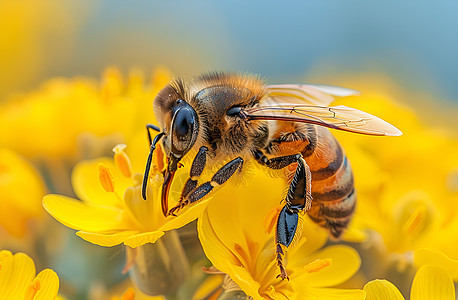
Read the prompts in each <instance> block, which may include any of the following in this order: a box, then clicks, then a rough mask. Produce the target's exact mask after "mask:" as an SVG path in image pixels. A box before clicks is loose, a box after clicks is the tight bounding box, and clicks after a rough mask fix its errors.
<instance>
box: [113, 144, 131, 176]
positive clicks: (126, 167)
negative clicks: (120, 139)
mask: <svg viewBox="0 0 458 300" xmlns="http://www.w3.org/2000/svg"><path fill="white" fill-rule="evenodd" d="M126 147H127V146H126V145H124V144H119V145H116V146H115V147H114V148H113V152H114V153H115V154H114V162H115V165H116V167H117V168H118V170H119V171H121V174H122V175H124V176H125V177H127V178H131V177H132V164H131V162H130V158H129V156H127V154H126V152H124V149H125V148H126Z"/></svg>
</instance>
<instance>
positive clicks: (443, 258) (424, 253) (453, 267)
mask: <svg viewBox="0 0 458 300" xmlns="http://www.w3.org/2000/svg"><path fill="white" fill-rule="evenodd" d="M414 264H415V266H416V267H417V268H420V267H421V266H424V265H432V266H437V267H441V268H442V269H444V270H445V271H446V272H447V273H448V274H449V275H450V276H451V277H452V278H453V280H454V281H458V260H455V259H451V258H449V257H448V256H447V255H445V254H444V253H442V252H440V251H437V250H433V249H426V248H423V249H418V250H416V251H415V252H414Z"/></svg>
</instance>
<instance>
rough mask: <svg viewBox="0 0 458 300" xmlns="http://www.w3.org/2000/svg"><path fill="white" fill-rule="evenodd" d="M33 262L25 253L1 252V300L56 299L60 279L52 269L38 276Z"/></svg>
mask: <svg viewBox="0 0 458 300" xmlns="http://www.w3.org/2000/svg"><path fill="white" fill-rule="evenodd" d="M35 275H36V271H35V264H34V263H33V260H32V259H31V258H30V257H29V256H27V255H26V254H24V253H16V254H14V255H13V254H12V253H11V252H10V251H7V250H2V251H0V299H24V300H26V299H27V300H39V299H43V300H49V299H55V298H56V296H57V292H58V290H59V278H58V277H57V274H56V273H55V272H54V271H53V270H51V269H45V270H43V271H41V272H40V273H38V275H36V276H35Z"/></svg>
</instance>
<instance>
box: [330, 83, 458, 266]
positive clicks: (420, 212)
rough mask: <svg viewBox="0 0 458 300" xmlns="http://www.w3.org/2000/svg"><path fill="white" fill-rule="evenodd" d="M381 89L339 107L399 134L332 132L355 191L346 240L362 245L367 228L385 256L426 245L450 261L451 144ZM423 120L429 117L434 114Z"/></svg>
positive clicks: (454, 196)
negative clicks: (350, 170) (351, 173)
mask: <svg viewBox="0 0 458 300" xmlns="http://www.w3.org/2000/svg"><path fill="white" fill-rule="evenodd" d="M348 80H351V79H348ZM385 81H386V79H385ZM366 83H367V82H365V81H362V80H359V81H358V82H357V83H353V84H352V85H350V86H354V85H355V84H357V85H358V86H361V87H362V89H363V90H364V86H365V84H366ZM347 84H348V82H347ZM367 84H368V85H370V84H369V83H367ZM393 85H394V84H393V83H391V86H393ZM387 86H388V88H389V89H386V90H385V91H383V92H380V91H378V90H377V89H376V88H374V87H371V88H369V89H366V90H364V92H363V93H362V95H361V96H360V97H359V98H360V99H361V100H359V101H358V102H356V98H355V99H354V100H353V102H352V99H349V100H346V101H345V104H346V105H348V106H353V107H356V108H358V109H361V110H364V111H367V112H369V113H371V114H374V115H376V116H378V117H381V118H383V119H385V120H387V121H389V122H391V123H392V124H394V125H396V126H397V127H398V128H400V129H401V130H402V131H403V133H404V135H403V136H400V137H384V138H380V137H369V136H362V135H354V134H348V133H340V132H336V131H334V132H333V133H334V134H335V135H336V136H337V137H338V139H339V141H340V142H341V143H342V145H343V147H344V149H345V151H346V154H347V157H348V158H349V159H350V161H351V163H352V167H353V171H354V175H355V185H356V190H357V193H358V206H357V209H356V213H355V217H354V221H353V223H352V226H351V228H350V230H349V232H348V234H347V235H346V238H347V239H348V240H363V239H364V237H367V233H368V231H367V229H371V230H372V231H373V232H376V234H378V235H380V236H381V237H382V239H383V244H384V247H385V248H386V250H387V251H388V252H395V253H405V252H406V251H411V250H416V249H420V248H429V247H431V248H435V249H437V250H440V251H442V252H444V253H446V254H447V255H449V256H450V257H455V258H458V250H457V248H456V247H455V245H456V243H458V214H457V211H458V189H457V188H456V186H457V184H456V181H455V180H454V178H458V177H456V174H457V170H458V156H457V155H456V153H458V139H456V137H454V135H453V134H452V133H451V132H450V130H448V129H446V128H442V129H439V128H435V126H434V124H426V123H423V122H422V121H421V117H420V114H419V112H415V111H413V110H411V109H409V108H407V107H406V106H403V105H402V104H398V103H396V102H395V101H394V100H393V98H395V95H398V97H396V98H400V99H402V98H407V97H408V95H406V93H400V92H396V91H395V90H396V88H393V87H390V85H387ZM436 113H437V114H438V115H439V114H440V112H439V111H437V112H436ZM428 116H429V117H431V118H433V117H434V112H429V114H428Z"/></svg>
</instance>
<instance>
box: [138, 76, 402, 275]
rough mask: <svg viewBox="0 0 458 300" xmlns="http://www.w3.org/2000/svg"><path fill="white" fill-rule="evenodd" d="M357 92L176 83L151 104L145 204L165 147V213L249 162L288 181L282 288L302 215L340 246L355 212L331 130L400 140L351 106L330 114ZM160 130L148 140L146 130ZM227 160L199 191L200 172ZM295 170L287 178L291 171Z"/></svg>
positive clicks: (279, 243)
mask: <svg viewBox="0 0 458 300" xmlns="http://www.w3.org/2000/svg"><path fill="white" fill-rule="evenodd" d="M357 93H358V92H357V91H354V90H351V89H345V88H341V87H335V86H326V85H304V84H278V85H265V84H264V83H263V82H262V81H261V80H260V79H259V78H258V77H256V76H252V75H241V74H231V73H229V74H227V73H210V74H205V75H202V76H200V77H198V78H195V79H194V80H193V81H191V82H190V83H186V82H185V81H184V80H182V79H178V80H173V81H172V82H171V83H169V84H168V85H167V86H165V87H164V88H163V89H162V90H161V91H160V92H159V93H158V95H157V97H156V98H155V100H154V103H153V108H154V113H155V115H156V118H157V122H158V123H159V127H158V126H155V125H151V124H149V125H147V131H148V137H149V141H150V145H151V148H150V153H149V155H148V160H147V163H146V169H145V174H144V177H143V186H142V196H143V199H145V200H146V186H147V183H148V176H149V171H150V165H151V161H152V155H153V152H154V150H155V148H156V144H157V143H158V142H159V141H161V142H162V147H163V150H164V152H165V154H166V157H167V161H168V163H167V167H166V169H165V171H164V183H163V186H162V196H161V202H162V211H163V213H164V215H165V216H169V215H176V213H178V211H179V210H181V209H182V208H184V207H185V206H187V205H189V204H191V203H195V202H196V201H199V200H200V199H202V198H203V197H205V196H206V195H208V194H209V193H210V192H211V191H212V190H213V189H214V188H215V187H217V186H220V185H223V184H224V183H225V182H227V181H228V180H229V179H230V178H231V177H233V176H234V174H236V173H239V172H240V171H241V170H242V168H243V166H244V163H245V162H248V161H250V160H252V161H255V162H257V163H258V164H259V165H261V166H264V167H265V168H267V169H273V170H286V171H285V172H283V173H282V174H284V177H285V178H286V180H287V182H288V184H289V187H288V189H287V192H286V193H285V196H284V199H281V200H282V201H283V202H282V203H283V204H284V206H283V208H282V209H281V210H280V212H279V214H278V217H277V221H276V233H275V244H276V248H275V249H276V250H275V251H276V260H277V265H278V267H279V270H280V274H279V275H278V276H279V277H281V279H288V276H287V273H286V270H285V267H284V265H283V257H284V255H285V254H286V251H287V249H288V247H289V246H290V245H291V244H292V243H293V240H294V239H295V237H296V238H297V236H298V235H299V233H298V232H299V231H300V228H299V230H298V226H299V225H298V224H299V214H300V213H302V212H307V214H308V216H309V217H310V219H311V220H312V221H314V222H315V223H317V224H319V225H320V226H321V227H323V228H325V229H326V230H327V231H328V232H329V234H330V235H331V237H333V238H335V239H337V238H339V237H340V236H341V234H342V232H343V231H344V229H345V228H346V227H347V225H348V223H349V222H350V220H351V218H352V215H353V213H354V210H355V206H356V193H355V188H354V183H353V173H352V170H351V166H350V163H349V161H348V160H347V158H346V156H345V154H344V150H343V149H342V147H341V146H340V144H339V143H338V141H337V140H336V139H335V138H334V136H333V135H332V134H331V132H330V131H329V130H328V129H327V128H332V129H338V130H344V131H349V132H354V133H361V134H368V135H378V136H398V135H401V134H402V133H401V131H399V130H398V129H397V128H396V127H394V126H393V125H391V124H389V123H387V122H385V121H383V120H382V119H380V118H378V117H375V116H373V115H370V114H368V113H365V112H362V111H360V110H357V109H353V108H349V107H345V106H329V105H330V104H331V102H332V101H333V99H334V97H333V96H350V95H355V94H357ZM151 129H153V130H156V131H159V133H158V134H157V135H156V136H155V137H154V139H152V138H151V133H150V130H151ZM190 150H193V151H192V152H195V153H197V154H196V155H195V157H194V159H193V161H192V165H191V168H190V174H189V178H188V180H187V181H186V183H185V184H184V186H183V190H182V192H181V197H180V200H179V202H178V204H177V205H176V206H174V207H172V208H171V209H170V210H169V209H168V202H167V201H168V200H167V199H168V194H169V189H170V185H171V183H172V180H173V177H174V174H175V172H176V170H177V168H178V167H179V165H180V161H181V160H182V159H183V157H185V156H186V154H187V153H188V152H190ZM221 161H225V162H227V163H225V164H224V165H223V166H221V167H220V168H219V169H218V170H217V171H216V172H215V173H214V175H213V176H212V177H211V179H210V180H209V181H207V182H205V183H203V184H200V185H198V179H199V177H200V176H201V174H202V173H203V171H204V169H207V168H211V167H212V166H214V165H215V164H217V163H218V162H221ZM288 170H289V171H288Z"/></svg>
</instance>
